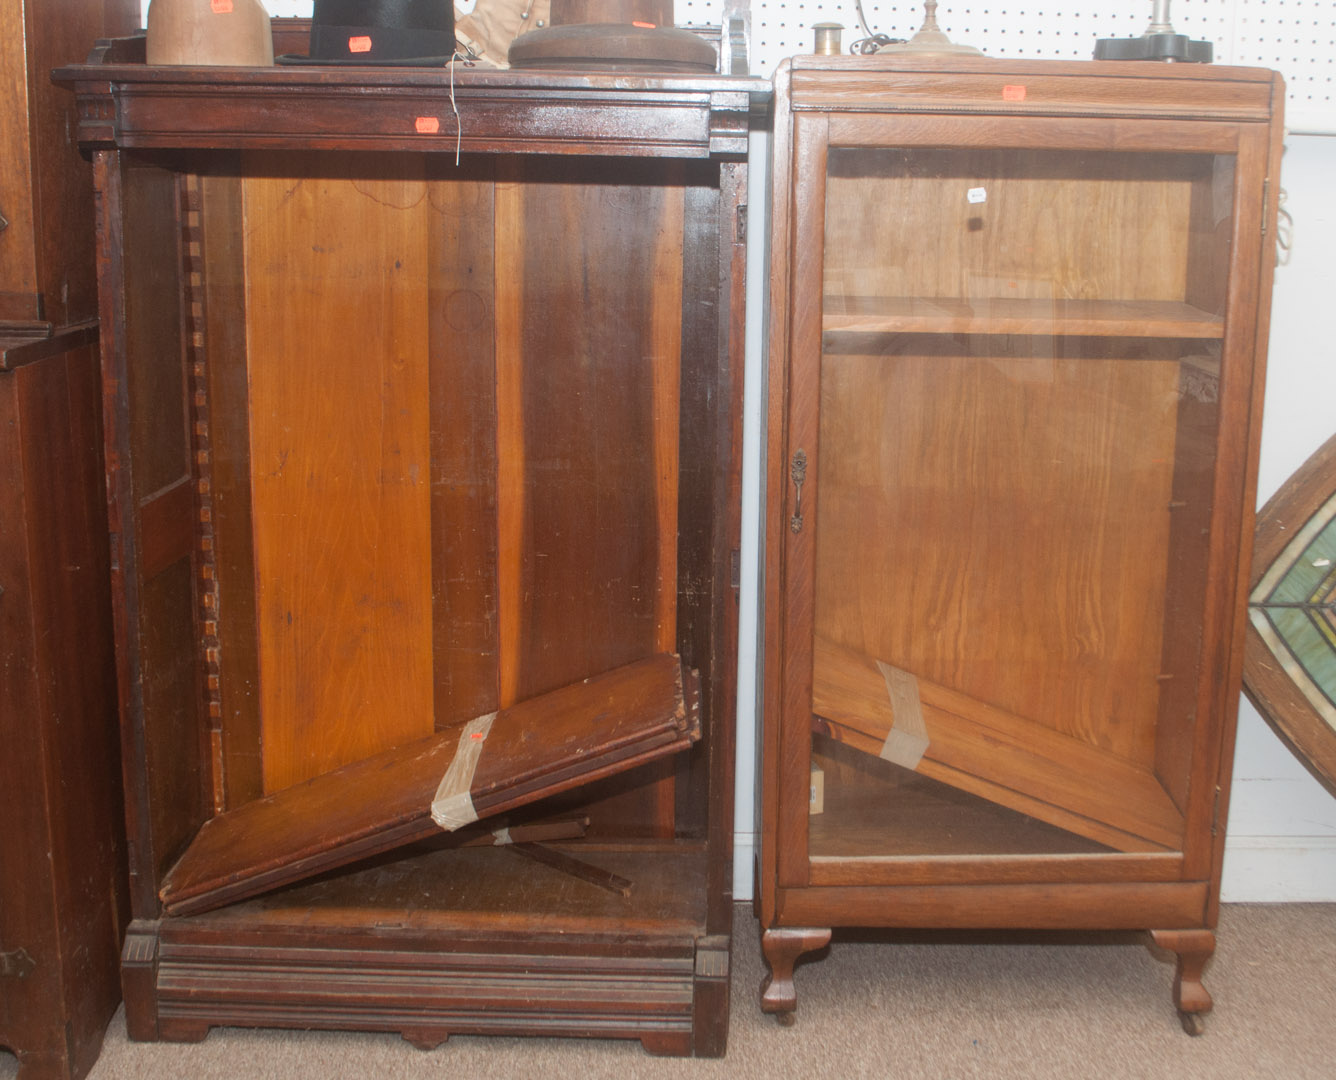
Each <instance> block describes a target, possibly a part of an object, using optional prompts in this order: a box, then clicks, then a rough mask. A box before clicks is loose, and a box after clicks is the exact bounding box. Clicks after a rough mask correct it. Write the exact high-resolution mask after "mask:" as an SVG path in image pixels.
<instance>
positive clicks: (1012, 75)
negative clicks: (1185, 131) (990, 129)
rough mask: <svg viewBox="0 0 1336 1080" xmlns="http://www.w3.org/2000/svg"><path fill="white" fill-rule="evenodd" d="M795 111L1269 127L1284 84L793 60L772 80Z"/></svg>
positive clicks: (1123, 71) (1095, 69)
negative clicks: (1236, 123)
mask: <svg viewBox="0 0 1336 1080" xmlns="http://www.w3.org/2000/svg"><path fill="white" fill-rule="evenodd" d="M775 86H776V102H777V107H779V108H780V109H783V108H785V107H787V108H790V109H792V110H793V111H795V112H800V111H803V110H825V111H839V112H899V113H905V112H959V113H996V114H998V115H1019V116H1024V115H1030V116H1044V115H1068V116H1115V117H1182V118H1189V119H1217V120H1240V121H1268V120H1271V119H1273V118H1274V117H1276V116H1278V115H1279V113H1280V109H1281V106H1282V102H1283V100H1284V84H1283V82H1282V80H1281V78H1280V76H1279V75H1278V74H1276V73H1275V72H1273V71H1269V70H1266V69H1264V68H1250V67H1217V66H1215V65H1213V64H1163V63H1155V62H1121V61H1118V62H1115V61H1095V60H1071V61H1068V60H997V59H992V58H990V57H942V56H897V55H894V54H889V55H888V54H877V55H873V56H796V57H792V58H791V59H789V60H785V61H784V62H783V63H782V64H781V65H780V67H779V70H778V71H777V72H776V75H775Z"/></svg>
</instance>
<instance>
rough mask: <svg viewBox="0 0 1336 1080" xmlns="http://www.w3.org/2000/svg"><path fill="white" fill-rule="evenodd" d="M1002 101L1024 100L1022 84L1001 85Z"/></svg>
mask: <svg viewBox="0 0 1336 1080" xmlns="http://www.w3.org/2000/svg"><path fill="white" fill-rule="evenodd" d="M1002 100H1003V101H1024V100H1025V87H1023V86H1004V87H1002Z"/></svg>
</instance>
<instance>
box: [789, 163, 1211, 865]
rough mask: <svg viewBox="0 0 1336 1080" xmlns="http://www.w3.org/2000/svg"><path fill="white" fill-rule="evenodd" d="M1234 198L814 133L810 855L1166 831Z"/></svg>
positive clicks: (1147, 170) (1010, 846)
mask: <svg viewBox="0 0 1336 1080" xmlns="http://www.w3.org/2000/svg"><path fill="white" fill-rule="evenodd" d="M1231 195H1232V162H1231V160H1230V159H1228V158H1217V157H1214V156H1209V155H1188V154H1133V155H1128V154H1112V153H1092V154H1072V153H1057V152H1030V151H1011V150H1005V151H980V150H969V151H957V150H937V149H931V150H917V151H901V150H875V151H853V150H834V151H832V153H831V155H830V175H829V177H828V184H827V207H826V210H827V218H826V236H825V256H826V266H825V290H826V292H825V297H824V310H823V318H824V333H823V338H822V368H821V402H820V413H821V428H820V445H819V451H818V461H817V470H816V477H817V485H816V502H817V510H816V518H817V521H816V524H817V565H816V614H815V629H816V644H815V654H814V672H813V675H814V679H813V684H814V685H813V716H814V720H813V723H814V743H813V749H814V761H813V764H814V766H815V767H816V768H817V769H819V770H820V775H819V777H817V776H814V787H819V788H820V789H821V796H822V797H821V800H820V806H819V810H820V812H819V813H815V812H814V813H813V816H812V821H811V854H812V855H814V856H823V855H825V856H836V855H839V856H849V855H872V854H883V855H892V854H899V855H918V854H965V853H997V854H1025V853H1043V852H1094V851H1109V850H1114V851H1161V850H1173V849H1175V848H1177V847H1179V846H1180V845H1181V843H1182V827H1183V823H1182V813H1181V808H1182V806H1183V805H1184V804H1185V798H1186V788H1187V774H1188V766H1189V761H1188V756H1189V753H1190V731H1191V723H1192V715H1191V713H1192V710H1193V708H1194V704H1195V687H1194V683H1195V678H1194V676H1195V672H1196V670H1197V665H1198V662H1199V656H1198V652H1199V639H1200V635H1199V632H1196V630H1195V629H1194V628H1196V627H1197V626H1198V625H1199V622H1200V618H1201V607H1202V596H1203V593H1204V588H1205V564H1206V560H1205V557H1204V555H1205V552H1204V544H1205V536H1206V530H1207V529H1208V527H1209V514H1210V504H1209V502H1210V488H1211V476H1212V468H1213V462H1214V453H1215V435H1216V429H1217V422H1218V417H1217V412H1218V409H1217V401H1218V383H1219V376H1220V358H1221V338H1222V335H1223V310H1224V309H1223V303H1224V295H1223V274H1224V270H1225V263H1226V261H1227V254H1228V251H1227V242H1228V227H1229V219H1230V209H1231V207H1230V198H1231ZM1091 778H1094V782H1093V783H1092V781H1091ZM817 809H818V806H817V805H815V802H814V806H813V810H814V811H815V810H817Z"/></svg>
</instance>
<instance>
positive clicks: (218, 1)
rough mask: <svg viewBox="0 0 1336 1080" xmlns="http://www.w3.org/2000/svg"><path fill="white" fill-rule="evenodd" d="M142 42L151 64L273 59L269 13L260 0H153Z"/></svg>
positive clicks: (261, 63)
mask: <svg viewBox="0 0 1336 1080" xmlns="http://www.w3.org/2000/svg"><path fill="white" fill-rule="evenodd" d="M144 47H145V50H146V52H145V59H146V60H147V62H148V63H150V64H203V65H209V66H213V65H240V66H243V67H267V66H268V65H270V64H272V63H273V62H274V39H273V32H272V31H271V29H270V26H269V13H268V12H267V11H265V9H264V5H263V4H261V3H260V0H153V2H152V3H151V4H150V5H149V9H148V19H147V31H146V37H145V42H144Z"/></svg>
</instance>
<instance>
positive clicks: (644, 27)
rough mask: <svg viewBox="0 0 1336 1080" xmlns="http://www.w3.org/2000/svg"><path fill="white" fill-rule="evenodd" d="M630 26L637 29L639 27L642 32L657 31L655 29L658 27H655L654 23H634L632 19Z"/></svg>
mask: <svg viewBox="0 0 1336 1080" xmlns="http://www.w3.org/2000/svg"><path fill="white" fill-rule="evenodd" d="M631 25H632V26H638V27H640V29H642V30H657V29H658V28H659V27H658V25H657V24H656V23H652V22H636V21H635V20H634V19H632V20H631Z"/></svg>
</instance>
